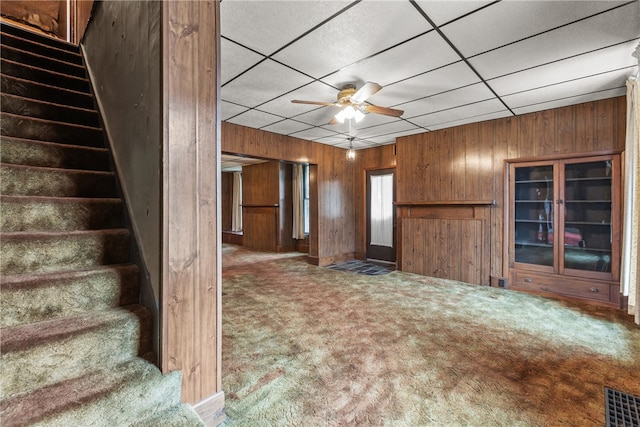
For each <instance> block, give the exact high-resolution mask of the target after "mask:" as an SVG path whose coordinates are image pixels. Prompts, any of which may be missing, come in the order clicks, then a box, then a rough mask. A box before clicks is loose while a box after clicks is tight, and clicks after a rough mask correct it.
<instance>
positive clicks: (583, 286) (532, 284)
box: [509, 271, 610, 302]
mask: <svg viewBox="0 0 640 427" xmlns="http://www.w3.org/2000/svg"><path fill="white" fill-rule="evenodd" d="M512 277H513V279H512V281H511V283H510V284H509V285H510V286H509V287H511V288H513V289H521V290H523V291H532V292H538V293H550V294H558V295H566V296H571V297H578V298H584V299H590V300H596V301H605V302H608V301H609V296H610V295H609V293H610V285H609V284H608V283H606V282H604V283H603V282H590V281H587V280H583V279H569V278H567V277H561V276H556V277H554V276H544V275H540V274H538V273H527V272H522V271H514V272H513V276H512Z"/></svg>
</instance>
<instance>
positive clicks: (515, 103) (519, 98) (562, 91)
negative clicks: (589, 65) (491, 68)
mask: <svg viewBox="0 0 640 427" xmlns="http://www.w3.org/2000/svg"><path fill="white" fill-rule="evenodd" d="M636 70H637V67H636V68H628V69H624V70H617V71H610V72H608V73H603V74H598V75H596V76H591V77H585V78H582V79H577V80H572V81H569V82H564V83H559V84H555V85H551V86H545V87H541V88H538V89H533V90H529V91H526V92H520V93H516V94H513V95H507V96H504V97H502V99H503V100H504V102H506V103H507V105H508V106H509V107H511V108H512V109H513V108H519V107H524V106H527V105H531V104H539V103H542V102H549V101H554V100H557V99H562V98H569V97H573V96H577V95H580V94H584V93H585V92H587V90H588V91H589V92H596V91H602V90H609V89H615V88H619V87H623V86H625V82H626V80H627V78H628V77H629V76H630V75H631V74H632V73H633V72H635V71H636Z"/></svg>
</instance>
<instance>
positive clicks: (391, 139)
mask: <svg viewBox="0 0 640 427" xmlns="http://www.w3.org/2000/svg"><path fill="white" fill-rule="evenodd" d="M424 132H426V130H425V129H422V128H419V127H416V128H414V129H409V130H405V131H403V132H396V133H392V134H389V135H382V136H372V137H371V138H368V139H367V140H368V141H369V142H372V143H375V144H379V145H386V144H395V142H396V138H400V137H402V136H407V135H415V134H418V133H424Z"/></svg>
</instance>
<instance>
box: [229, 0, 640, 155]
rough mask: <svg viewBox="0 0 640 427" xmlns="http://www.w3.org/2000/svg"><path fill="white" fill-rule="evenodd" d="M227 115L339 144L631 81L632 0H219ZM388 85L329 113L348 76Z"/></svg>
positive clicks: (384, 139) (637, 36) (590, 96)
mask: <svg viewBox="0 0 640 427" xmlns="http://www.w3.org/2000/svg"><path fill="white" fill-rule="evenodd" d="M221 32H222V40H221V46H222V59H221V67H222V73H221V74H222V76H221V82H222V102H221V104H222V105H221V110H222V111H221V113H222V120H223V121H228V122H230V123H236V124H240V125H244V126H249V127H252V128H258V129H264V130H267V131H270V132H275V133H279V134H284V135H291V136H294V137H298V138H303V139H308V140H312V141H316V142H319V143H323V144H330V145H335V146H338V147H341V148H345V147H347V146H348V142H347V138H348V137H349V136H353V137H355V140H354V146H355V148H356V149H358V148H366V147H371V146H376V145H384V144H391V143H394V142H395V138H396V137H399V136H404V135H410V134H415V133H423V132H427V131H431V130H436V129H442V128H446V127H451V126H456V125H460V124H464V123H471V122H477V121H482V120H488V119H494V118H499V117H508V116H513V115H518V114H524V113H529V112H533V111H539V110H545V109H548V108H556V107H561V106H565V105H571V104H577V103H581V102H586V101H592V100H598V99H604V98H611V97H615V96H620V95H624V94H625V91H626V89H625V80H626V79H627V77H629V76H630V75H633V74H636V73H637V72H638V66H637V64H638V61H637V59H636V58H634V57H632V56H631V54H632V52H633V51H634V50H635V47H636V46H637V45H638V43H639V42H640V2H639V1H638V0H636V1H519V0H504V1H431V0H415V1H409V0H393V1H379V0H363V1H353V2H351V1H339V0H325V1H306V0H304V1H302V0H295V1H283V0H278V1H247V0H223V1H222V3H221ZM367 81H372V82H376V83H379V84H380V85H382V86H383V89H382V90H381V91H380V92H378V93H377V94H375V95H374V96H372V97H371V98H369V99H368V102H369V103H371V104H373V105H379V106H384V107H393V108H397V109H401V110H404V111H405V113H404V114H403V115H402V116H401V117H400V118H393V117H388V116H382V115H376V114H367V116H366V117H365V118H364V119H363V120H362V121H361V122H360V123H358V124H355V123H352V125H351V129H349V125H348V124H346V123H345V124H342V125H340V124H338V125H328V122H329V120H330V119H331V118H332V116H333V115H335V114H336V113H337V111H338V110H337V108H336V107H318V106H315V105H304V104H292V103H291V100H292V99H303V100H312V101H328V102H333V101H335V99H336V95H337V92H338V90H339V89H341V88H342V86H343V85H344V84H346V83H352V84H356V85H357V87H360V86H361V85H362V84H363V83H364V82H367Z"/></svg>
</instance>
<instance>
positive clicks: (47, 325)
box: [1, 304, 143, 354]
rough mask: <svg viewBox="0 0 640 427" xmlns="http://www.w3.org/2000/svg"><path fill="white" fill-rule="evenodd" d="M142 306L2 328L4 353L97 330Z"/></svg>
mask: <svg viewBox="0 0 640 427" xmlns="http://www.w3.org/2000/svg"><path fill="white" fill-rule="evenodd" d="M141 309H143V308H142V306H141V305H139V304H133V305H130V306H126V307H116V308H111V309H108V310H103V311H98V312H94V313H88V314H83V315H79V316H68V317H62V318H58V319H52V320H45V321H42V322H35V323H27V324H24V325H17V326H10V327H7V328H2V329H1V331H2V352H3V353H4V354H6V353H10V352H14V351H21V350H24V349H25V348H28V347H31V346H38V345H44V344H45V343H47V342H51V341H53V340H54V339H63V338H64V337H66V336H69V335H74V334H78V333H81V332H84V331H90V330H94V329H97V328H99V327H101V326H103V325H105V324H107V323H110V322H113V321H116V320H118V319H122V318H126V317H130V316H132V315H134V314H135V312H136V311H139V310H141Z"/></svg>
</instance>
